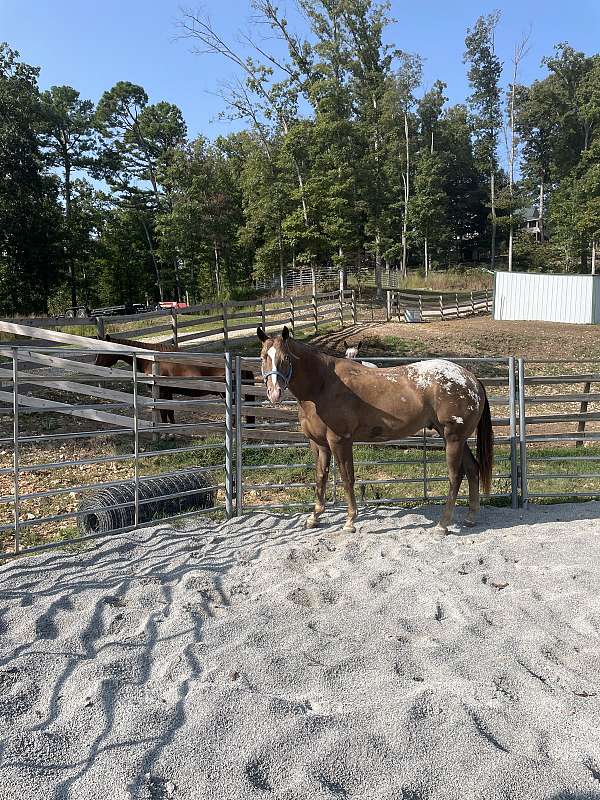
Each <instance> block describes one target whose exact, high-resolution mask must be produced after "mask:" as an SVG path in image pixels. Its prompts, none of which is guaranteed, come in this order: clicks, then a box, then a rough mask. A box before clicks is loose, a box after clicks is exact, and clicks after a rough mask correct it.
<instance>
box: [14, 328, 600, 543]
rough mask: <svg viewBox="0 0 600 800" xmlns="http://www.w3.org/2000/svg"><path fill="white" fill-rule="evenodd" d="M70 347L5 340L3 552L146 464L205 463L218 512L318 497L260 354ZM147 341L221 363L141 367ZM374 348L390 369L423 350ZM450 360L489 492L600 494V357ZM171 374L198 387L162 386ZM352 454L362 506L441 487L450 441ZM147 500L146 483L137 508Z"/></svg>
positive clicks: (43, 538) (173, 382)
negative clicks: (172, 417) (471, 410)
mask: <svg viewBox="0 0 600 800" xmlns="http://www.w3.org/2000/svg"><path fill="white" fill-rule="evenodd" d="M74 338H75V339H77V338H78V337H74ZM70 345H71V348H70V349H69V350H61V351H59V353H57V350H56V348H54V349H52V350H51V349H48V348H46V349H45V348H38V349H37V350H33V348H31V347H26V348H17V347H1V348H0V383H1V384H2V388H1V390H0V555H2V556H8V555H14V554H20V553H25V552H31V551H35V550H38V549H40V548H44V547H51V546H56V545H57V544H60V543H63V542H64V541H81V540H82V539H84V538H88V537H82V536H81V535H79V533H78V530H77V521H78V518H79V517H80V516H81V514H82V513H83V512H82V511H80V510H79V509H80V504H81V500H82V499H85V497H86V496H87V494H88V493H89V492H90V491H92V490H94V489H98V488H100V487H119V486H123V484H124V483H125V482H127V481H131V480H133V481H135V483H136V485H138V484H139V481H140V480H142V479H143V478H145V477H152V476H161V475H162V476H170V477H171V476H177V475H181V474H184V473H186V472H188V471H189V470H194V471H195V472H201V473H203V474H206V476H207V479H208V485H209V488H211V490H213V491H214V492H216V501H217V502H216V505H215V508H214V509H213V510H215V511H217V512H218V513H222V514H224V515H226V516H228V517H230V516H232V515H234V514H241V513H243V512H244V511H248V510H258V509H270V510H272V509H294V508H296V509H297V508H303V507H307V506H308V505H310V504H311V503H312V495H313V486H314V479H313V462H312V455H311V454H310V451H309V449H308V447H307V442H306V439H305V437H304V436H303V434H302V433H301V432H300V430H299V427H298V418H297V404H296V401H295V400H293V399H287V400H286V401H285V402H284V403H283V404H282V405H281V406H278V407H274V406H271V405H270V404H268V402H267V400H266V391H265V388H264V386H263V385H262V384H261V383H260V382H259V380H258V373H259V362H258V359H255V358H245V357H239V356H238V357H236V356H234V355H233V354H231V353H229V352H225V353H221V354H218V355H214V354H197V353H181V352H168V353H164V352H151V351H145V350H144V351H140V350H136V349H132V348H127V347H125V346H122V345H118V344H114V345H111V346H112V347H114V348H115V349H116V350H117V351H118V352H120V353H121V354H122V355H127V356H129V358H130V359H131V364H130V365H128V366H126V367H124V368H123V367H111V368H108V367H102V366H98V365H96V364H94V363H91V360H92V359H93V357H94V354H95V352H96V351H98V352H100V350H98V343H96V347H95V349H92V350H90V349H89V348H87V347H86V348H85V349H77V348H75V347H74V346H73V343H72V342H70ZM105 347H106V345H104V346H103V349H102V352H105V349H104V348H105ZM140 352H142V353H143V358H144V359H145V360H148V359H150V360H154V362H155V363H158V364H160V362H161V361H163V360H176V361H178V362H182V363H188V364H195V365H196V366H203V367H211V368H213V369H214V368H218V370H219V377H218V378H216V377H215V376H214V375H213V376H212V377H210V376H209V377H206V376H205V377H202V376H198V377H188V378H183V377H177V378H167V377H164V376H161V375H160V374H158V372H157V371H156V370H155V371H154V374H150V375H147V374H141V373H140V372H139V371H138V367H139V363H138V359H139V358H140ZM65 356H66V357H65ZM369 359H370V360H371V361H374V362H376V363H377V364H378V365H380V366H392V365H402V364H407V363H410V362H411V361H414V360H415V359H413V358H408V357H403V358H385V359H383V358H382V359H378V358H376V357H372V356H369ZM455 360H456V361H457V362H458V363H461V364H464V365H466V366H468V367H469V368H470V369H472V370H473V371H474V372H475V373H476V374H477V375H478V377H479V378H480V380H481V381H482V383H483V384H484V385H485V386H486V389H487V391H488V397H489V400H490V405H491V407H492V421H493V426H494V430H495V439H496V456H495V462H494V471H493V483H492V492H491V494H490V495H489V497H488V498H487V501H488V502H491V503H505V504H510V505H512V506H516V505H518V504H522V505H525V506H526V505H527V503H528V502H529V501H538V502H549V501H552V500H565V499H575V500H577V499H581V498H600V408H599V407H598V406H597V405H595V404H597V403H600V361H589V362H565V361H563V362H558V361H555V362H541V361H531V362H529V361H527V362H526V361H525V360H523V359H515V358H513V357H507V358H487V359H486V358H471V359H455ZM251 375H254V376H255V377H254V378H252V379H251V378H250V376H251ZM164 387H167V388H168V389H170V390H174V391H175V393H177V390H180V391H185V392H188V393H189V390H190V389H192V390H195V391H197V392H198V393H199V396H193V397H191V398H190V397H189V394H185V395H184V397H183V398H182V399H178V398H177V399H176V398H174V397H166V398H165V397H164V396H161V391H160V390H161V388H164ZM167 409H168V410H172V411H173V412H174V413H175V414H176V415H177V419H176V423H175V424H167V423H165V422H162V421H161V420H160V412H161V411H164V410H167ZM355 460H356V487H357V495H358V498H359V501H360V502H361V503H362V504H363V505H377V504H384V505H386V504H391V503H399V504H404V505H410V504H414V503H424V502H439V501H441V500H443V499H444V498H445V488H446V482H447V477H446V466H445V460H444V455H443V441H442V440H441V439H440V438H439V437H438V436H437V435H434V434H432V433H431V432H430V431H420V432H419V433H418V434H417V435H415V436H412V437H408V438H406V439H403V440H400V441H396V442H386V443H378V444H376V445H375V444H369V443H357V444H356V449H355ZM338 486H339V475H338V471H337V469H336V467H335V464H334V465H333V468H332V473H331V479H330V483H329V490H328V503H329V505H330V506H335V505H338V504H339V503H340V502H343V498H342V497H341V496H340V492H339V490H338ZM139 502H140V501H139V496H138V493H137V492H136V496H135V499H134V500H133V501H132V503H133V505H134V507H135V519H136V520H139V519H140V513H139ZM141 502H143V501H141ZM209 511H210V510H209V509H204V510H202V511H201V512H198V513H208V512H209ZM190 513H193V512H190ZM128 529H129V528H127V530H128ZM123 530H125V529H123Z"/></svg>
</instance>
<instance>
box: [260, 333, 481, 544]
mask: <svg viewBox="0 0 600 800" xmlns="http://www.w3.org/2000/svg"><path fill="white" fill-rule="evenodd" d="M257 335H258V338H259V339H260V341H261V342H262V343H263V346H262V351H261V358H262V373H263V379H264V381H265V383H266V387H267V395H268V397H269V400H270V401H271V402H272V403H278V402H279V401H280V400H281V397H282V395H283V392H284V391H285V389H286V388H287V387H288V386H289V389H290V391H291V393H292V394H293V395H294V397H296V398H297V400H298V402H299V404H300V409H299V419H300V427H301V429H302V431H303V433H304V434H305V436H307V437H308V439H309V441H310V446H311V449H312V450H313V452H314V454H315V461H316V502H315V509H314V512H313V513H312V514H311V515H310V517H309V518H308V520H307V526H308V527H314V526H316V525H317V524H318V518H319V515H320V514H321V513H322V512H323V511H324V509H325V490H326V487H327V476H328V473H329V464H330V461H331V454H332V453H333V455H334V456H335V459H336V463H337V465H338V467H339V470H340V475H341V478H342V481H343V483H344V489H345V491H346V497H347V500H348V520H347V522H346V524H345V526H344V528H345V529H346V530H351V531H352V530H354V520H355V518H356V515H357V509H356V500H355V497H354V461H353V456H352V445H353V443H354V441H359V442H385V441H390V440H394V439H402V438H404V437H406V436H412V435H413V434H415V433H417V432H418V431H420V430H421V429H423V428H433V429H435V430H436V431H437V432H438V433H439V434H440V436H442V437H443V439H444V441H445V445H446V462H447V464H448V477H449V481H450V491H449V493H448V499H447V502H446V506H445V508H444V511H443V513H442V517H441V519H440V522H439V527H440V528H442V529H443V530H444V531H446V530H447V529H448V526H449V525H450V524H451V523H452V518H453V514H454V506H455V504H456V498H457V495H458V492H459V490H460V485H461V483H462V479H463V477H464V475H465V473H466V475H467V478H468V481H469V511H468V513H467V517H466V519H465V521H464V524H465V525H468V526H472V525H474V524H475V520H476V517H477V514H478V512H479V483H480V482H481V486H482V488H483V490H484V492H487V493H489V491H490V484H491V478H492V460H493V445H494V438H493V430H492V420H491V414H490V405H489V402H488V398H487V395H486V392H485V389H484V387H483V384H482V383H481V382H480V381H479V380H478V379H477V378H476V377H475V375H473V373H472V372H470V371H469V370H467V369H465V368H464V367H461V366H459V365H458V364H454V363H453V362H451V361H445V360H443V359H432V360H430V361H418V362H416V363H413V364H409V365H407V366H403V367H390V368H386V369H369V368H368V367H364V366H362V364H360V363H359V362H357V361H353V360H350V359H348V358H335V357H333V356H329V355H326V354H325V353H322V352H320V351H319V350H316V349H315V348H314V347H311V346H310V345H307V344H304V343H301V342H297V341H296V340H294V339H290V338H289V332H288V329H287V328H286V327H284V328H283V330H282V332H281V335H280V336H267V334H266V333H265V331H264V330H263V329H262V328H258V329H257ZM475 431H477V460H475V458H474V456H473V453H472V452H471V450H470V448H469V446H468V444H467V440H468V439H469V437H470V436H471V435H472V434H473V433H474V432H475Z"/></svg>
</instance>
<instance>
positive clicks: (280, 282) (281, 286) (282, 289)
mask: <svg viewBox="0 0 600 800" xmlns="http://www.w3.org/2000/svg"><path fill="white" fill-rule="evenodd" d="M283 269H284V263H283V247H282V245H281V233H280V235H279V288H280V290H281V296H282V297H283V295H284V282H283Z"/></svg>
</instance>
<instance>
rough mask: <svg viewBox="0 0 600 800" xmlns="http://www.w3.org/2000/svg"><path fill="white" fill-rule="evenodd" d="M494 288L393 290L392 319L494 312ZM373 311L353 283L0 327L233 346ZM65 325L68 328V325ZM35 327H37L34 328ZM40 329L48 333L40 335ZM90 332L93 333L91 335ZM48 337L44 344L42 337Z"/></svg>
mask: <svg viewBox="0 0 600 800" xmlns="http://www.w3.org/2000/svg"><path fill="white" fill-rule="evenodd" d="M491 306H492V292H491V291H483V292H441V293H436V292H424V291H416V290H402V291H395V290H391V289H390V290H387V292H386V308H385V313H386V319H387V320H388V322H389V321H391V320H393V319H396V320H397V321H398V322H403V321H404V318H405V317H404V315H405V311H407V310H409V309H410V310H418V311H419V312H420V314H421V318H422V319H424V320H427V319H436V318H440V319H454V318H458V317H464V316H472V315H476V314H481V313H489V312H490V309H491ZM369 312H372V309H368V310H366V313H365V308H364V306H362V305H361V303H359V302H358V301H357V298H356V293H355V291H354V290H353V289H346V290H344V291H340V290H335V291H331V292H320V293H318V294H313V295H305V296H304V295H303V296H298V297H289V298H287V300H285V301H282V300H281V298H270V299H264V298H263V299H255V300H242V301H229V302H224V303H217V304H214V303H213V304H209V303H205V304H202V305H195V306H190V307H189V308H186V309H181V310H179V311H168V310H164V309H161V310H159V311H153V312H148V313H144V314H131V315H128V316H122V315H121V316H114V317H89V318H87V317H86V318H81V319H80V318H77V319H65V318H52V317H43V318H42V317H25V318H15V319H10V320H0V333H4V334H12V335H13V336H14V337H15V338H14V339H13V340H11V341H8V342H4V343H3V344H5V345H9V346H10V345H15V346H22V345H23V344H24V343H25V341H26V339H27V338H28V339H29V340H30V341H34V340H35V339H37V340H38V341H37V346H43V344H48V345H51V344H53V343H54V342H59V343H61V344H69V343H71V342H72V337H73V336H78V334H75V333H73V331H74V330H79V331H80V332H81V333H80V334H79V335H82V334H84V333H85V334H88V335H89V334H95V336H96V338H97V339H100V340H104V339H106V336H107V335H110V339H111V340H112V341H114V342H118V341H119V340H128V339H129V340H130V339H136V340H140V341H144V340H146V341H149V342H150V343H151V342H156V343H159V342H160V343H164V342H169V343H171V344H173V345H174V346H176V347H178V348H180V349H182V348H183V349H186V348H196V347H198V346H202V345H203V344H206V342H208V341H218V342H222V343H223V344H224V346H225V349H227V345H228V344H229V340H230V339H233V338H235V339H244V338H249V337H252V336H254V331H255V329H256V326H257V325H262V326H263V327H267V328H275V327H281V326H283V325H288V326H289V327H290V328H291V330H292V332H293V333H295V332H296V331H301V330H307V329H308V330H311V331H314V332H315V333H316V332H317V331H318V330H319V329H323V328H325V327H327V326H331V325H335V324H339V325H346V324H357V323H359V322H366V321H369V320H370V319H371V316H372V314H371V316H370V315H369ZM60 329H67V330H66V331H64V330H60ZM32 331H37V333H36V334H33V333H32ZM40 332H42V333H43V336H40V335H39V334H40ZM88 338H89V337H88ZM40 339H42V340H43V341H42V343H41V344H40V342H39V340H40Z"/></svg>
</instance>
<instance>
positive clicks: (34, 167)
mask: <svg viewBox="0 0 600 800" xmlns="http://www.w3.org/2000/svg"><path fill="white" fill-rule="evenodd" d="M37 75H38V70H37V69H35V68H33V67H30V66H28V65H27V64H23V63H22V62H20V61H19V54H18V53H17V52H16V51H15V50H11V49H10V47H8V45H6V44H0V313H2V314H15V313H27V312H30V311H37V312H41V313H44V312H45V311H46V308H47V303H48V296H49V294H50V292H51V291H52V290H53V289H54V287H55V286H56V284H57V283H58V281H59V280H60V277H61V273H62V270H63V266H64V249H63V247H64V228H63V222H62V215H61V213H60V207H59V205H58V202H57V194H58V186H57V182H56V179H55V178H54V177H53V176H51V175H49V174H47V173H46V172H45V170H44V163H43V158H42V153H41V149H40V142H39V138H38V126H39V125H40V124H41V121H42V117H43V115H42V110H41V106H40V102H39V95H38V90H37Z"/></svg>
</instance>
